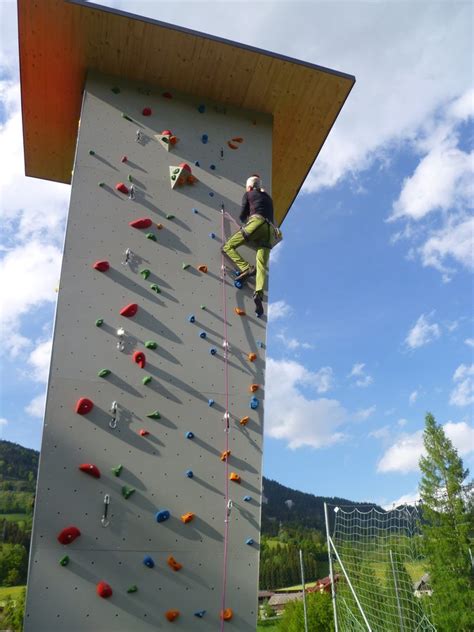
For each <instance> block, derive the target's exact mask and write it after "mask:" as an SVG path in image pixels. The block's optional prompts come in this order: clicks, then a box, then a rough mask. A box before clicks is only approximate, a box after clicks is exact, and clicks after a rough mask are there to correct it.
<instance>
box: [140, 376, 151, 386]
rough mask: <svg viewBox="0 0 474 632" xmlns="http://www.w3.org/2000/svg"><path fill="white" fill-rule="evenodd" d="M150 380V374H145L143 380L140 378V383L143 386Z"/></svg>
mask: <svg viewBox="0 0 474 632" xmlns="http://www.w3.org/2000/svg"><path fill="white" fill-rule="evenodd" d="M150 382H151V376H150V375H146V376H145V377H144V378H143V380H142V384H143V385H144V386H146V385H147V384H149V383H150Z"/></svg>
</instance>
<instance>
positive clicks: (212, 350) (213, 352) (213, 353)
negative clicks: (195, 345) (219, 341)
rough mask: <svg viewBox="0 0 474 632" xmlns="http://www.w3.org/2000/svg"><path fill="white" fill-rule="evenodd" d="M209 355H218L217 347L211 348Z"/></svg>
mask: <svg viewBox="0 0 474 632" xmlns="http://www.w3.org/2000/svg"><path fill="white" fill-rule="evenodd" d="M209 353H210V354H211V355H216V353H217V349H216V348H215V347H211V348H210V349H209Z"/></svg>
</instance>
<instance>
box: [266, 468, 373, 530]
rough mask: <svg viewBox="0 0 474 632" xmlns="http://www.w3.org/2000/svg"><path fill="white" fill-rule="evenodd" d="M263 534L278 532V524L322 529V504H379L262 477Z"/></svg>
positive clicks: (365, 505) (351, 505) (369, 506)
mask: <svg viewBox="0 0 474 632" xmlns="http://www.w3.org/2000/svg"><path fill="white" fill-rule="evenodd" d="M263 497H264V498H263V505H262V533H263V534H265V535H277V534H278V531H279V528H280V524H282V525H288V526H292V527H298V528H301V527H303V528H309V529H317V530H318V531H323V532H324V531H325V523H324V503H325V502H326V503H328V504H329V505H339V506H341V505H344V506H346V507H347V506H349V507H354V508H357V509H360V510H365V511H367V510H368V509H371V508H372V507H375V508H376V509H378V510H379V511H383V509H382V507H379V506H378V505H376V504H374V503H361V502H354V501H352V500H347V499H345V498H337V497H334V498H332V497H324V496H314V495H313V494H306V493H304V492H299V491H297V490H295V489H291V488H289V487H285V486H284V485H281V484H280V483H277V482H276V481H272V480H270V479H268V478H264V479H263Z"/></svg>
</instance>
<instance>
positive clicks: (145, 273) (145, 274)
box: [140, 268, 151, 280]
mask: <svg viewBox="0 0 474 632" xmlns="http://www.w3.org/2000/svg"><path fill="white" fill-rule="evenodd" d="M150 274H151V272H150V270H148V268H144V269H143V270H140V275H141V276H142V277H143V278H144V279H145V280H146V279H148V277H149V276H150Z"/></svg>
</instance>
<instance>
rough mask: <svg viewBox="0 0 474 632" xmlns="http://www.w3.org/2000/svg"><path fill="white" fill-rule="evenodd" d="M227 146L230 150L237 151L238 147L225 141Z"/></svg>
mask: <svg viewBox="0 0 474 632" xmlns="http://www.w3.org/2000/svg"><path fill="white" fill-rule="evenodd" d="M227 145H228V146H229V147H230V149H238V148H239V147H238V145H234V143H231V142H230V140H228V141H227Z"/></svg>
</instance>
